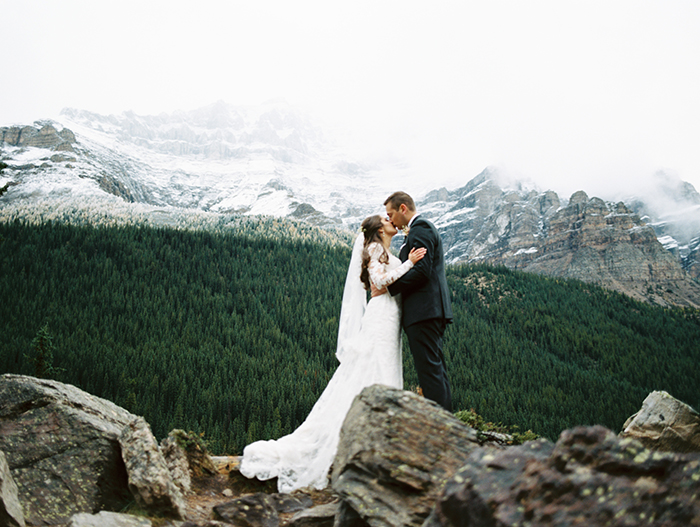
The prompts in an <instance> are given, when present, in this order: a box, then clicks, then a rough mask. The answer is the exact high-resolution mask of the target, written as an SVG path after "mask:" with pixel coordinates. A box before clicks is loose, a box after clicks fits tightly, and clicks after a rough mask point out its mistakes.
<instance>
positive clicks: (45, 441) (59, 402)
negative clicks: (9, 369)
mask: <svg viewBox="0 0 700 527" xmlns="http://www.w3.org/2000/svg"><path fill="white" fill-rule="evenodd" d="M135 418H136V416H135V415H133V414H131V413H129V412H127V411H126V410H124V409H123V408H120V407H119V406H117V405H115V404H113V403H111V402H109V401H106V400H104V399H100V398H98V397H94V396H92V395H90V394H88V393H86V392H84V391H82V390H79V389H78V388H76V387H74V386H70V385H67V384H63V383H60V382H57V381H51V380H44V379H36V378H34V377H27V376H22V375H11V374H5V375H2V376H0V450H2V451H4V452H5V455H6V457H7V463H8V466H9V468H10V472H11V474H12V477H13V479H14V481H15V483H16V484H17V489H18V496H19V501H20V503H21V504H22V507H23V510H24V517H25V521H26V522H27V523H28V524H35V525H54V524H65V523H66V522H67V521H68V519H69V518H70V517H71V516H72V515H73V514H75V513H78V512H95V511H98V510H102V509H105V510H121V509H122V508H123V507H124V506H125V505H126V504H127V503H129V502H130V501H131V499H132V498H131V493H130V492H129V487H128V480H127V473H126V468H125V465H124V461H123V460H122V457H121V449H120V446H119V436H120V434H121V431H122V429H123V428H124V427H125V426H126V425H128V424H129V423H130V422H131V421H133V420H134V419H135Z"/></svg>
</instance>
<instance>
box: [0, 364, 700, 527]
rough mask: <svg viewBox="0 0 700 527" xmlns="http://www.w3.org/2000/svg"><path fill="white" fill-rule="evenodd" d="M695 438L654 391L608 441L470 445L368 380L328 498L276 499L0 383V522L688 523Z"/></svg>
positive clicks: (64, 398) (139, 421)
mask: <svg viewBox="0 0 700 527" xmlns="http://www.w3.org/2000/svg"><path fill="white" fill-rule="evenodd" d="M699 429H700V417H699V416H698V414H697V412H695V411H694V410H693V409H692V408H690V407H688V406H687V405H684V404H683V403H681V402H679V401H677V400H675V399H673V398H672V397H671V396H670V395H669V394H667V393H665V392H653V393H652V394H650V395H649V397H648V398H647V399H646V400H645V401H644V404H643V407H642V409H641V410H640V412H638V413H637V414H636V415H635V416H632V418H630V419H629V420H628V422H627V423H625V427H624V430H623V432H622V434H621V435H619V436H618V435H616V434H614V433H613V432H612V431H610V430H607V429H605V428H603V427H600V426H593V427H579V428H574V429H571V430H566V431H564V432H563V433H562V434H561V436H560V438H559V440H558V441H557V442H556V443H552V442H550V441H548V440H545V439H539V440H536V441H531V442H528V443H525V444H523V445H520V446H503V445H486V446H483V445H480V443H479V441H478V440H477V434H476V432H475V430H473V429H472V428H470V427H468V426H467V425H465V424H464V423H462V422H461V421H459V420H458V419H456V418H455V417H454V416H453V415H452V414H450V413H448V412H445V411H444V410H442V409H441V408H439V407H438V406H436V405H435V404H433V403H432V402H430V401H427V400H426V399H424V398H422V397H420V396H418V395H416V394H414V393H411V392H405V391H401V390H395V389H392V388H388V387H385V386H379V385H375V386H371V387H369V388H367V389H365V390H364V391H363V392H362V393H361V394H360V395H359V396H358V397H357V398H356V399H355V401H354V403H353V406H352V408H351V409H350V411H349V413H348V415H347V417H346V419H345V422H344V424H343V429H342V431H341V438H340V444H339V448H338V454H337V456H336V459H335V462H334V464H333V467H332V469H331V472H330V474H329V487H328V488H327V489H326V490H325V491H321V492H319V491H312V490H310V489H303V490H302V491H297V492H295V493H293V494H277V493H275V492H274V482H257V481H255V480H246V479H245V478H243V477H242V476H241V475H240V474H239V473H238V471H237V470H236V469H235V458H226V457H223V458H217V459H216V461H217V463H218V465H219V466H220V467H225V469H223V470H222V472H224V474H225V475H224V474H219V473H217V472H216V470H215V468H214V462H213V460H212V458H210V457H209V456H208V455H207V454H206V452H203V451H202V450H201V449H199V448H194V449H192V448H190V447H191V445H192V444H193V442H192V441H191V439H192V438H188V437H187V434H185V433H184V432H182V431H173V432H172V433H171V434H170V435H169V437H168V438H166V439H165V440H164V441H163V442H162V443H161V444H160V445H158V444H157V443H156V441H155V438H154V437H153V435H152V433H151V431H150V427H149V426H148V423H146V422H145V421H144V420H143V418H141V417H138V416H135V415H133V414H130V413H129V412H127V411H126V410H124V409H122V408H119V407H117V406H115V405H113V404H112V403H110V402H109V401H104V400H102V399H99V398H96V397H93V396H91V395H89V394H87V393H85V392H82V391H81V390H79V389H77V388H75V387H73V386H69V385H65V384H61V383H59V382H56V381H47V380H40V379H35V378H32V377H25V376H18V375H2V376H1V377H0V525H3V526H5V525H7V526H12V527H15V526H25V525H28V526H35V525H36V526H38V525H56V526H65V527H68V526H70V527H98V526H123V527H129V526H140V527H149V526H154V525H157V526H158V527H165V526H173V527H197V526H201V527H226V526H231V525H237V526H251V527H252V526H257V525H261V526H266V527H277V526H278V525H289V526H295V527H303V526H311V525H314V526H328V527H331V526H335V527H351V526H352V527H363V526H372V527H380V526H381V527H388V526H396V527H398V526H423V527H437V526H458V525H459V526H463V525H469V526H489V527H494V526H504V527H505V526H538V525H548V526H551V525H561V526H564V525H567V526H568V525H586V526H598V525H601V526H602V525H613V526H623V525H625V526H626V525H664V526H676V525H677V526H688V525H700V503H699V502H698V499H697V498H698V496H699V495H700V453H699V452H698V449H699V445H700V442H699V441H698V438H699V437H700V433H699ZM669 438H671V440H668V439H669ZM640 440H641V441H640ZM642 441H644V442H643V443H642ZM188 445H189V446H188ZM125 508H126V510H128V511H131V512H132V513H131V514H126V513H124V512H123V511H124V510H125ZM136 512H138V514H137V513H136Z"/></svg>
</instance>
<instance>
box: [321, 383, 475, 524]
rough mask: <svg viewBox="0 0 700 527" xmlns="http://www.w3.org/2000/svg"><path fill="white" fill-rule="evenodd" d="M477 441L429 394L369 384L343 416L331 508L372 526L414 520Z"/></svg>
mask: <svg viewBox="0 0 700 527" xmlns="http://www.w3.org/2000/svg"><path fill="white" fill-rule="evenodd" d="M477 447H478V443H477V438H476V431H475V430H474V429H472V428H470V427H468V426H466V425H465V424H464V423H462V422H461V421H459V420H458V419H457V418H455V417H454V416H453V415H452V414H450V413H449V412H446V411H445V410H443V409H442V408H440V407H439V406H438V405H436V404H435V403H433V402H432V401H429V400H427V399H425V398H423V397H420V396H418V395H416V394H414V393H412V392H407V391H402V390H396V389H393V388H388V387H386V386H380V385H374V386H370V387H369V388H366V389H364V390H363V391H362V393H361V394H360V395H358V396H357V397H356V398H355V401H354V402H353V405H352V407H351V408H350V411H349V412H348V414H347V417H346V418H345V421H344V423H343V428H342V431H341V435H340V444H339V445H338V453H337V455H336V458H335V461H334V462H333V469H332V475H331V481H332V487H333V490H334V491H335V492H336V493H337V494H338V495H339V496H340V498H341V500H342V503H341V508H340V512H339V514H342V515H344V516H345V517H347V518H353V517H355V516H359V517H361V518H362V520H363V521H365V522H367V523H369V524H370V525H376V526H379V525H382V526H396V527H399V526H407V525H420V524H421V523H422V522H423V520H424V519H425V518H426V517H427V516H428V514H429V513H430V511H431V510H432V508H433V506H434V503H435V499H436V498H437V496H438V494H439V492H440V490H441V487H442V485H443V483H444V481H445V480H446V479H448V478H449V477H451V476H452V475H453V474H454V473H455V472H456V471H457V470H459V468H460V467H462V466H463V465H464V463H465V462H466V460H467V458H468V457H469V454H470V453H471V451H472V450H474V449H475V448H477ZM348 521H349V522H351V521H352V520H348Z"/></svg>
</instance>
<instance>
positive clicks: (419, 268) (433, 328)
mask: <svg viewBox="0 0 700 527" xmlns="http://www.w3.org/2000/svg"><path fill="white" fill-rule="evenodd" d="M384 205H385V206H386V213H387V216H388V217H389V220H391V223H393V224H394V226H395V227H396V228H397V229H403V228H405V227H408V236H407V237H406V240H405V241H404V244H403V246H402V247H401V252H400V253H399V258H400V259H401V261H402V262H405V261H406V259H407V258H408V253H409V251H410V250H411V248H412V247H425V248H426V249H427V253H426V255H425V257H424V258H423V259H422V260H420V261H418V263H416V264H415V265H414V267H413V268H412V269H411V270H410V271H408V272H407V273H406V274H405V275H403V276H402V277H401V278H399V279H398V280H396V281H395V282H394V283H393V284H391V285H390V286H389V287H388V289H389V293H390V294H391V296H395V295H397V294H399V293H401V298H402V303H403V314H402V320H401V323H402V325H403V329H404V331H405V332H406V336H407V337H408V344H409V346H410V348H411V354H412V355H413V362H414V363H415V365H416V370H417V372H418V380H419V382H420V386H421V388H422V389H423V395H424V396H425V397H427V398H428V399H431V400H433V401H435V402H436V403H438V404H439V405H440V406H442V407H443V408H445V409H446V410H447V411H450V412H451V411H452V391H451V389H450V381H449V379H448V378H447V371H446V368H445V356H444V355H443V353H442V336H443V334H444V333H445V326H446V325H447V324H450V323H452V305H451V303H450V293H449V291H448V289H447V279H446V278H445V258H444V255H443V252H442V240H441V239H440V235H439V234H438V231H437V229H435V226H434V225H433V224H432V223H430V222H429V221H428V220H426V219H423V218H422V217H420V215H419V214H417V213H416V205H415V203H414V202H413V199H412V198H411V196H409V195H408V194H406V193H405V192H394V193H393V194H392V195H391V196H389V197H388V198H387V199H386V201H385V202H384Z"/></svg>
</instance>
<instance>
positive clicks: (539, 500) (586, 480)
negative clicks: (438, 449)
mask: <svg viewBox="0 0 700 527" xmlns="http://www.w3.org/2000/svg"><path fill="white" fill-rule="evenodd" d="M698 495H700V454H671V453H663V452H652V451H650V450H647V449H645V448H644V447H643V446H642V444H641V443H639V442H638V441H635V440H633V439H621V438H619V437H617V436H616V435H615V434H613V433H612V432H611V431H610V430H607V429H605V428H603V427H602V426H593V427H579V428H574V429H572V430H566V431H564V432H563V433H562V434H561V437H560V438H559V441H557V443H556V445H552V443H550V442H548V441H546V440H537V441H532V442H529V443H525V444H523V445H520V446H517V447H510V448H508V449H505V450H493V449H489V448H481V449H478V450H476V451H474V452H473V453H472V455H471V456H470V458H469V459H468V460H467V462H466V463H465V465H464V467H462V468H461V469H460V470H459V471H458V472H457V473H456V474H455V475H454V477H452V478H451V479H450V480H449V481H448V482H447V484H446V485H445V488H444V491H443V492H442V494H441V495H440V497H439V499H438V500H437V503H436V506H435V509H434V511H433V512H432V513H431V515H430V517H429V518H428V519H427V520H426V522H425V523H424V524H423V527H438V526H439V527H444V526H463V525H469V526H470V527H486V526H488V527H495V526H499V527H500V526H504V527H505V526H513V527H525V526H528V525H533V526H534V525H585V526H590V527H597V526H601V527H602V526H604V525H610V526H620V527H621V526H628V525H663V526H665V527H681V526H683V527H686V526H688V525H697V524H698V518H700V503H699V502H698V499H697V497H698Z"/></svg>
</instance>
